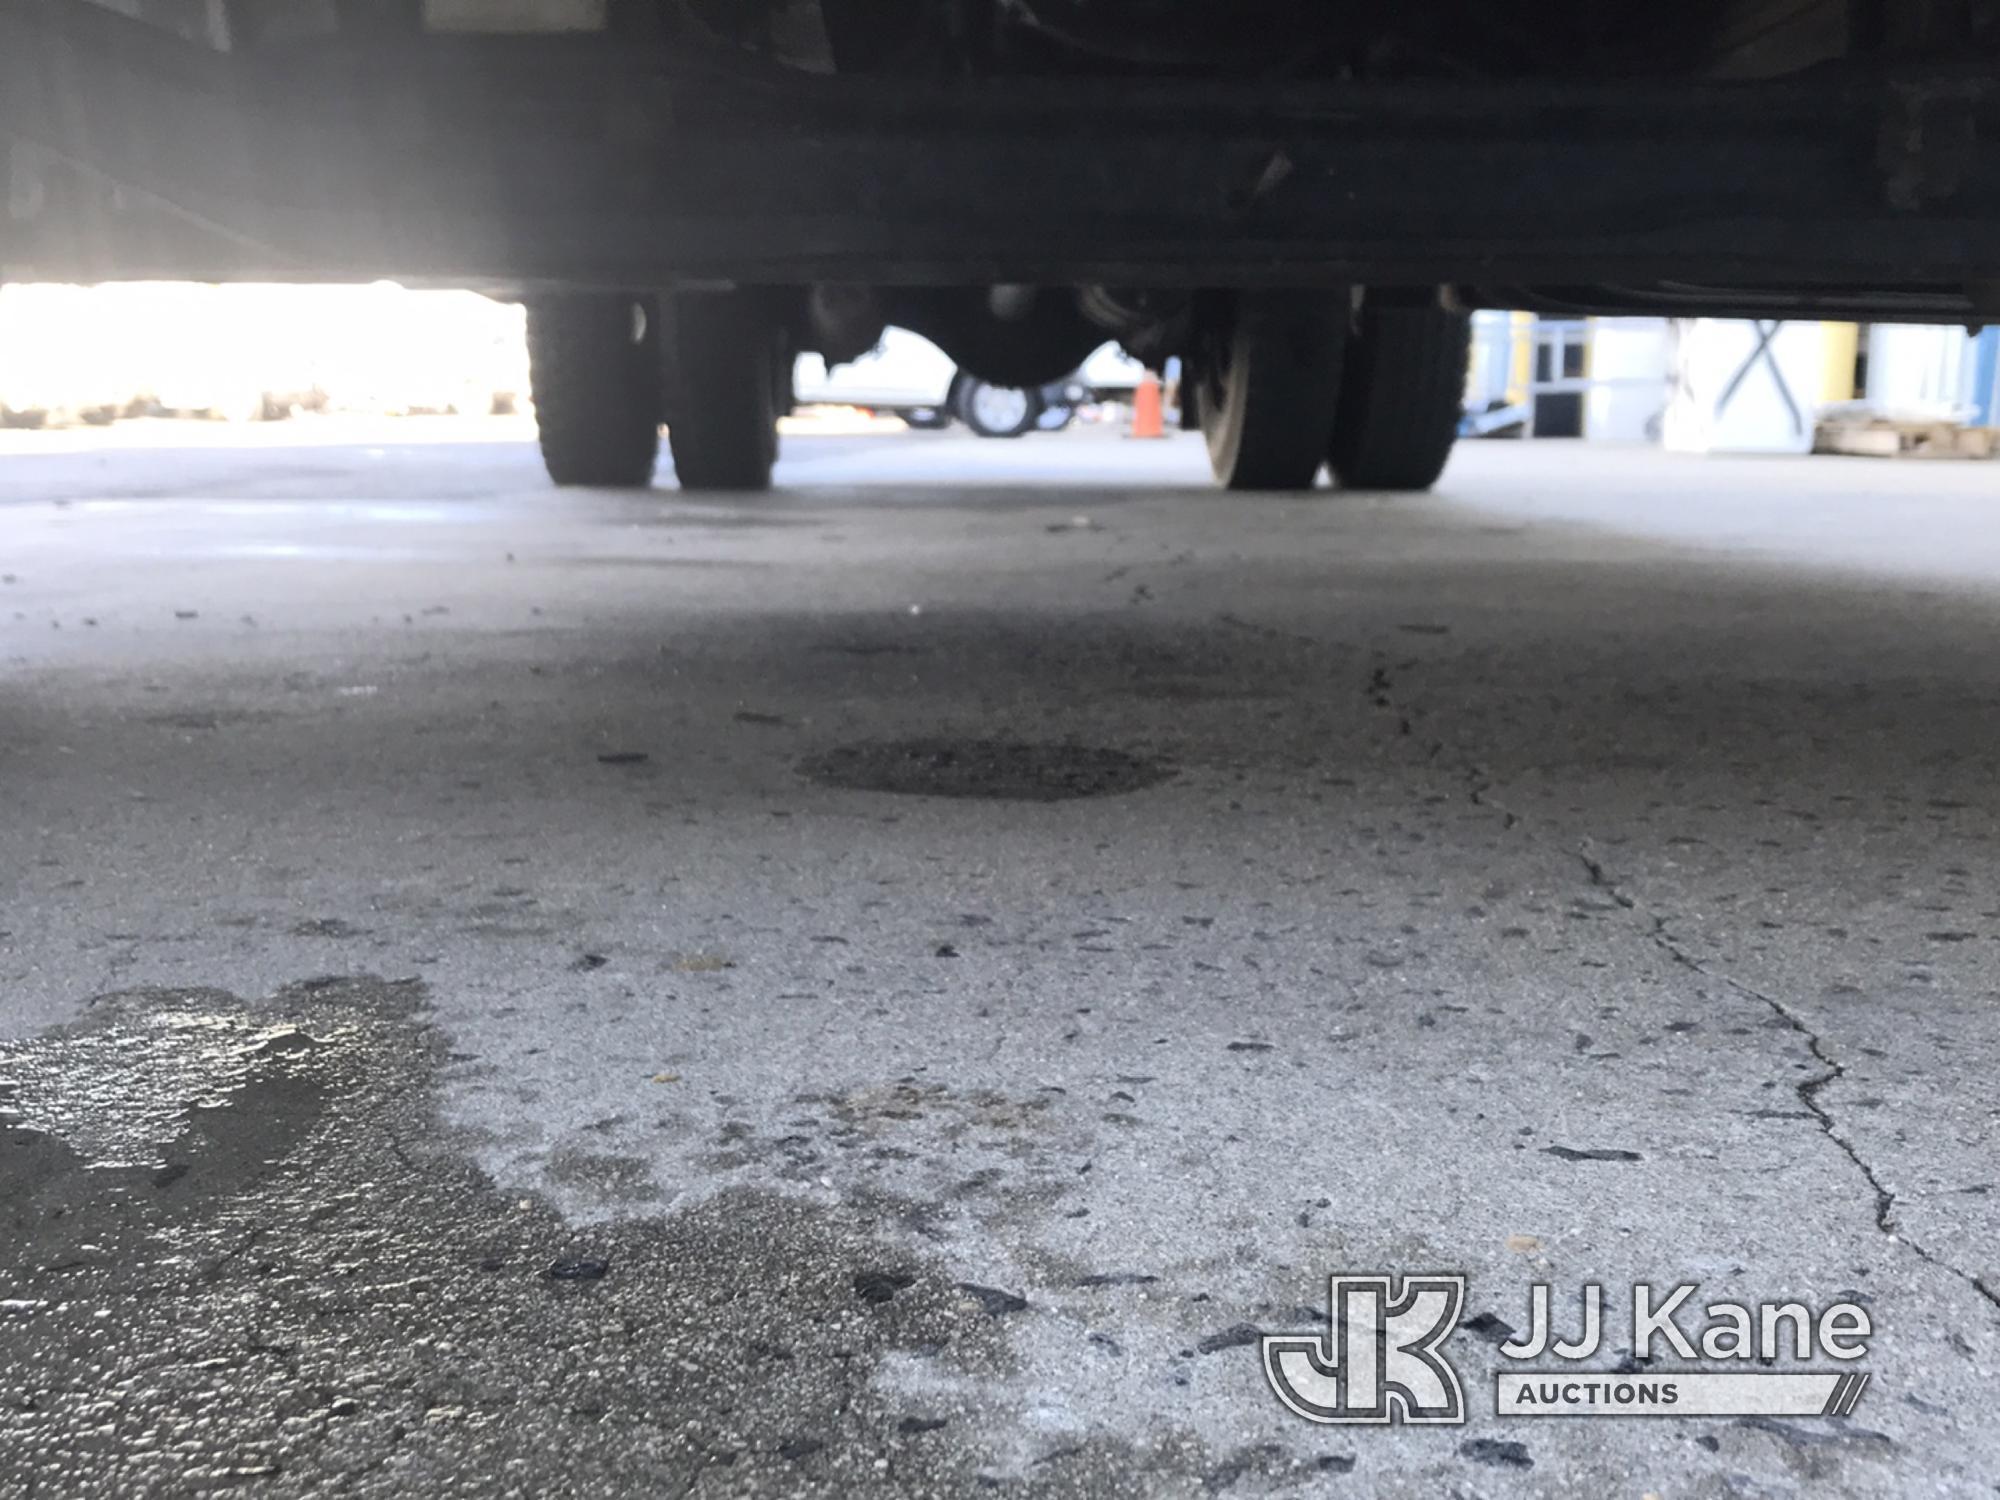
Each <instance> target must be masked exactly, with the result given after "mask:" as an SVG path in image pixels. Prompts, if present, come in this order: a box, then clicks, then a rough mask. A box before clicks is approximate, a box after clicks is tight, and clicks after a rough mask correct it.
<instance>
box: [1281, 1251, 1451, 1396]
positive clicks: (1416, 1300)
mask: <svg viewBox="0 0 2000 1500" xmlns="http://www.w3.org/2000/svg"><path fill="white" fill-rule="evenodd" d="M1327 1301H1328V1304H1329V1305H1328V1326H1327V1331H1326V1333H1325V1334H1323V1335H1316V1334H1267V1335H1266V1336H1265V1337H1264V1339H1263V1345H1264V1378H1265V1379H1267V1380H1269V1381H1270V1382H1271V1389H1272V1390H1274V1391H1276V1392H1277V1393H1278V1399H1279V1400H1280V1401H1282V1402H1284V1403H1285V1405H1286V1406H1287V1407H1288V1408H1289V1409H1290V1410H1292V1411H1294V1412H1296V1413H1298V1415H1300V1416H1302V1417H1304V1418H1305V1419H1306V1420H1307V1421H1308V1422H1398V1421H1401V1422H1437V1423H1445V1424H1457V1423H1462V1422H1464V1420H1465V1393H1464V1392H1463V1391H1462V1390H1460V1389H1459V1384H1458V1372H1457V1371H1456V1370H1454V1369H1452V1367H1451V1366H1450V1365H1449V1364H1448V1363H1446V1362H1445V1359H1444V1356H1443V1355H1441V1354H1439V1353H1438V1345H1439V1344H1441V1343H1443V1342H1444V1340H1445V1338H1446V1336H1447V1335H1449V1334H1450V1332H1451V1331H1452V1329H1454V1328H1456V1327H1457V1326H1458V1315H1459V1314H1460V1313H1461V1312H1463V1311H1464V1309H1465V1278H1464V1277H1463V1276H1405V1277H1404V1278H1403V1281H1402V1292H1401V1295H1397V1292H1396V1284H1395V1282H1394V1280H1393V1279H1392V1278H1390V1277H1388V1276H1335V1277H1332V1278H1330V1279H1329V1282H1328V1295H1327Z"/></svg>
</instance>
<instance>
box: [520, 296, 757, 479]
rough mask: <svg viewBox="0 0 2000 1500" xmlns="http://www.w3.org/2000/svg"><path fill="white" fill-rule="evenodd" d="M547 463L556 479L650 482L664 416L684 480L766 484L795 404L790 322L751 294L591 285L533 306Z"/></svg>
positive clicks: (532, 340)
mask: <svg viewBox="0 0 2000 1500" xmlns="http://www.w3.org/2000/svg"><path fill="white" fill-rule="evenodd" d="M528 361H529V375H530V380H531V383H532V387H533V390H534V397H535V417H536V424H537V428H538V435H539V438H540V442H541V449H542V461H543V464H544V466H545V467H546V468H547V469H548V473H549V478H550V479H552V480H554V481H555V483H557V484H559V485H593V486H600V487H604V488H613V489H639V488H644V487H646V486H648V485H650V484H651V483H652V480H653V470H654V468H655V466H656V465H657V463H658V460H659V451H660V422H661V419H662V418H663V417H665V418H666V419H667V421H668V423H669V426H668V433H667V442H668V446H669V448H670V449H671V451H672V454H673V459H674V472H675V474H676V476H677V477H678V478H679V480H680V484H681V488H683V489H702V490H761V489H767V488H769V486H770V483H771V469H772V466H773V464H774V463H775V462H776V461H777V456H778V427H777V422H778V417H779V415H780V414H781V412H782V411H783V410H784V409H785V408H787V407H789V405H790V400H789V396H790V387H791V368H790V365H789V362H788V360H787V358H786V351H785V343H784V338H783V335H782V329H781V325H780V323H779V322H778V320H777V319H775V318H774V317H773V316H772V315H771V312H770V310H769V309H768V308H767V307H766V306H765V305H763V304H762V302H761V301H760V300H759V299H757V298H755V297H752V296H747V295H745V294H742V293H682V294H679V295H675V296H671V297H660V298H654V297H639V296H631V295H626V294H585V295H575V296H563V297H556V298H550V299H546V300H543V301H538V302H534V303H531V304H530V305H529V307H528Z"/></svg>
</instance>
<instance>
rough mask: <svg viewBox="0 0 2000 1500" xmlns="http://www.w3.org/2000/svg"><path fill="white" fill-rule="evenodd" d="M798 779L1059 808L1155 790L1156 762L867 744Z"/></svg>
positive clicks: (806, 765)
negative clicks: (1071, 801)
mask: <svg viewBox="0 0 2000 1500" xmlns="http://www.w3.org/2000/svg"><path fill="white" fill-rule="evenodd" d="M799 774H800V775H802V776H804V777H805V778H806V779H807V780H808V781H816V782H818V783H819V784H820V785H822V786H832V787H841V788H844V789H846V790H850V791H861V792H894V793H898V794H901V795H904V796H917V797H976V798H990V799H992V800H995V801H1002V802H1063V801H1067V800H1069V799H1071V798H1076V797H1109V796H1116V795H1117V794H1119V793H1121V792H1135V791H1139V790H1141V789H1142V788H1145V787H1149V786H1156V785H1158V784H1159V783H1160V782H1162V781H1165V780H1167V779H1168V778H1169V777H1171V776H1172V775H1173V774H1174V771H1173V768H1172V767H1171V766H1168V765H1166V764H1165V763H1163V762H1161V761H1156V760H1148V759H1144V758H1142V757H1140V756H1136V755H1130V754H1127V753H1126V752H1125V751H1123V750H1112V749H1103V748H1095V747H1092V746H1088V745H1064V744H1029V743H1022V742H1019V741H1014V740H977V739H974V740H952V739H911V740H868V741H863V742H861V743H859V744H853V745H841V746H837V747H835V748H834V749H831V750H826V751H822V752H820V753H819V754H817V755H811V756H808V757H807V758H806V759H805V760H803V761H801V762H800V763H799Z"/></svg>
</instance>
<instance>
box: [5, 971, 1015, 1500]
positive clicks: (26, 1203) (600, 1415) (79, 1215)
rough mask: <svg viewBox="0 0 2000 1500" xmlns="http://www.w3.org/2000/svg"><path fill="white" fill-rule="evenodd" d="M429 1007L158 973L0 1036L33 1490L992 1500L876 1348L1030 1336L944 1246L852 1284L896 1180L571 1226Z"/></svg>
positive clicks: (10, 1468) (956, 1351) (8, 1342)
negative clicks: (437, 1101) (907, 1423)
mask: <svg viewBox="0 0 2000 1500" xmlns="http://www.w3.org/2000/svg"><path fill="white" fill-rule="evenodd" d="M421 1002H422V990H421V988H420V987H419V986H417V985H416V984H414V983H404V984H386V983H382V982H380V981H376V980H370V979H353V980H347V979H341V980H324V979H323V980H316V981H313V983H312V984H311V985H310V986H300V987H295V988H293V989H291V990H288V991H285V992H282V993H280V994H279V995H277V996H274V997H272V999H270V1000H268V1001H265V1002H262V1003H260V1004H257V1005H245V1004H244V1003H242V1002H241V1001H238V1000H236V999H234V998H233V997H231V996H229V995H226V994H222V993H220V992H217V991H140V992H133V993H129V994H122V995H117V996H111V997H107V998H105V999H104V1000H102V1001H101V1002H99V1003H97V1004H95V1005H93V1007H92V1008H91V1013H90V1015H89V1018H88V1019H87V1020H86V1021H84V1022H82V1023H80V1024H79V1025H76V1026H72V1027H65V1028H61V1029H59V1030H56V1031H53V1032H49V1033H46V1034H44V1035H43V1036H40V1037H37V1038H34V1039H31V1040H28V1041H25V1042H20V1043H13V1044H9V1045H7V1046H5V1047H0V1493H5V1494H18V1493H23V1492H27V1493H37V1494H42V1493H46V1494H51V1495H54V1494H76V1495H82V1494H97V1495H113V1494H135V1493H141V1492H146V1493H164V1492H172V1493H177V1494H179V1493H199V1492H204V1491H206V1490H208V1489H211V1488H221V1487H233V1486H249V1487H250V1492H252V1493H256V1494H260V1495H261V1494H278V1493H282V1494H301V1493H318V1492H322V1491H324V1490H326V1489H328V1488H332V1487H343V1492H344V1493H360V1494H369V1493H379V1494H384V1495H388V1494H394V1493H409V1492H412V1491H415V1492H422V1493H425V1494H432V1495H460V1494H463V1495H468V1496H470V1495H484V1494H492V1493H496V1492H498V1491H499V1490H501V1489H508V1490H510V1491H516V1492H519V1493H546V1494H554V1493H566V1494H577V1493H602V1494H622V1493H633V1494H641V1493H644V1494H686V1493H695V1494H711V1493H713V1494H723V1493H727V1494H731V1495H735V1494H752V1495H755V1494H771V1495H778V1494H786V1495H790V1494H817V1493H824V1494H829V1495H831V1494H845V1495H853V1494H860V1493H863V1492H867V1493H871V1494H875V1493H880V1494H896V1493H904V1492H921V1493H936V1494H956V1493H968V1494H970V1493H974V1492H976V1491H977V1489H978V1486H977V1483H976V1477H975V1475H974V1473H973V1472H972V1469H971V1467H969V1464H970V1462H971V1461H970V1460H968V1459H967V1458H966V1457H965V1455H964V1454H963V1453H962V1452H958V1453H954V1452H953V1451H952V1450H950V1449H948V1448H942V1447H940V1446H939V1445H938V1444H937V1442H936V1440H935V1439H932V1440H930V1441H929V1442H928V1443H927V1444H926V1445H924V1446H923V1447H922V1449H921V1451H910V1444H909V1440H908V1435H907V1434H905V1433H903V1432H901V1431H900V1430H899V1424H900V1423H901V1421H902V1420H903V1419H904V1418H905V1417H906V1416H908V1415H909V1412H908V1410H906V1409H905V1406H904V1403H903V1402H902V1401H901V1400H899V1399H898V1398H897V1397H895V1396H894V1395H892V1394H889V1393H886V1392H884V1391H883V1390H881V1389H880V1388H879V1382H878V1381H877V1380H876V1378H875V1371H876V1368H877V1366H878V1365H879V1364H880V1363H881V1361H882V1360H883V1359H884V1358H886V1357H888V1356H890V1355H892V1354H898V1353H900V1354H901V1355H903V1356H905V1357H908V1358H912V1359H921V1360H924V1361H926V1362H928V1363H931V1364H934V1365H936V1366H938V1367H939V1369H940V1373H941V1375H942V1376H943V1377H944V1378H946V1379H947V1380H949V1381H957V1380H962V1379H965V1378H968V1377H978V1376H982V1375H983V1376H989V1377H990V1376H996V1375H999V1374H1002V1373H1004V1371H1005V1370H1006V1368H1007V1366H1008V1360H1007V1356H1006V1351H1005V1345H1004V1343H1003V1342H1002V1340H1003V1335H1002V1334H1001V1333H1000V1332H999V1331H997V1325H996V1320H995V1319H993V1318H991V1317H988V1316H987V1315H986V1314H985V1313H983V1312H981V1311H979V1310H978V1309H977V1308H968V1307H967V1306H966V1304H965V1298H964V1294H963V1293H962V1292H960V1291H959V1290H958V1289H957V1288H956V1287H955V1286H954V1285H953V1280H952V1278H950V1277H949V1276H948V1275H947V1274H945V1273H944V1272H942V1271H940V1270H938V1269H935V1268H927V1267H925V1266H923V1265H921V1264H916V1265H912V1266H911V1267H910V1273H909V1274H910V1285H909V1287H908V1288H907V1289H906V1290H903V1291H901V1292H900V1293H899V1294H898V1295H897V1296H896V1297H895V1298H894V1300H893V1301H892V1302H890V1303H886V1304H882V1305H875V1304H870V1303H866V1302H862V1301H858V1300H857V1299H856V1298H855V1295H854V1290H853V1278H854V1276H855V1275H856V1274H857V1272H862V1271H866V1270H868V1269H870V1268H872V1267H875V1266H879V1265H881V1264H883V1263H884V1261H885V1260H890V1259H895V1260H906V1259H907V1256H906V1252H899V1251H896V1250H893V1249H891V1248H889V1247H888V1246H887V1245H886V1244H885V1243H884V1242H883V1240H882V1239H881V1237H880V1236H879V1235H878V1234H877V1233H876V1232H875V1230H876V1226H877V1224H878V1222H879V1221H880V1215H881V1214H882V1213H883V1208H882V1206H881V1205H864V1206H855V1207H846V1206H842V1207H837V1208H831V1209H829V1208H827V1207H824V1206H822V1205H820V1204H817V1203H814V1202H809V1201H807V1200H804V1199H801V1198H797V1197H789V1196H782V1195H779V1194H775V1193H767V1192H761V1191H730V1192H725V1193H722V1194H720V1195H718V1196H716V1197H715V1198H713V1199H710V1200H708V1201H706V1202H704V1203H701V1204H698V1205H696V1206H694V1207H691V1208H688V1209H685V1210H682V1211H679V1212H676V1213H674V1214H672V1215H669V1216H667V1217H665V1218H663V1219H653V1220H647V1221H641V1222H636V1223H635V1222H625V1223H620V1224H617V1225H615V1226H609V1225H607V1226H596V1227H591V1228H587V1229H577V1228H573V1227H570V1226H567V1225H565V1224H564V1223H563V1222H562V1221H561V1220H560V1219H559V1218H558V1217H557V1216H556V1215H555V1214H554V1213H553V1212H552V1211H551V1210H550V1209H549V1208H548V1207H547V1206H546V1205H545V1204H542V1203H540V1202H539V1201H536V1200H524V1199H515V1198H513V1197H511V1196H502V1195H500V1194H499V1193H497V1192H496V1191H495V1190H494V1189H493V1187H492V1185H491V1184H490V1183H489V1182H487V1181H486V1180H485V1179H484V1178H483V1177H482V1176H481V1175H480V1174H479V1173H478V1172H477V1171H476V1170H475V1169H473V1168H472V1167H471V1166H470V1165H469V1164H468V1163H467V1162H466V1160H465V1159H464V1157H463V1155H462V1154H461V1153H460V1152H459V1151H458V1150H457V1149H456V1148H455V1147H454V1145H453V1143H452V1142H450V1141H449V1140H445V1139H441V1138H440V1133H439V1131H438V1129H437V1125H436V1122H435V1118H434V1112H433V1105H434V1100H433V1097H432V1092H431V1082H430V1080H431V1074H432V1071H433V1069H434V1068H435V1067H436V1065H437V1064H438V1063H439V1062H440V1061H441V1060H442V1058H443V1055H444V1054H443V1050H442V1048H441V1047H440V1045H439V1042H438V1038H437V1037H436V1035H435V1034H434V1033H433V1032H432V1031H431V1030H430V1029H429V1028H428V1027H427V1026H426V1025H425V1024H424V1023H423V1021H422V1019H421V1016H420V1014H419V1007H420V1005H421ZM121 1091H123V1092H125V1093H127V1094H131V1093H143V1094H145V1095H146V1098H145V1099H144V1100H143V1101H140V1102H138V1103H129V1104H128V1106H127V1107H125V1112H124V1113H123V1114H122V1115H120V1116H118V1117H117V1119H116V1120H114V1121H113V1126H114V1127H115V1128H110V1129H105V1128H93V1121H92V1116H91V1111H92V1110H93V1109H95V1108H99V1107H113V1106H115V1102H116V1101H117V1099H118V1097H119V1095H120V1092H121ZM99 1125H100V1126H101V1122H99ZM135 1143H136V1144H135ZM559 1265H560V1266H577V1265H589V1266H590V1267H592V1268H593V1270H595V1268H596V1267H598V1266H602V1267H603V1270H602V1272H601V1273H598V1274H595V1275H589V1276H585V1275H575V1276H564V1275H557V1274H553V1273H551V1271H550V1268H551V1267H552V1266H559ZM882 1458H892V1463H893V1467H892V1469H891V1470H888V1471H884V1470H879V1469H878V1468H877V1467H876V1465H877V1461H878V1460H879V1459H882ZM1031 1488H1032V1487H1031Z"/></svg>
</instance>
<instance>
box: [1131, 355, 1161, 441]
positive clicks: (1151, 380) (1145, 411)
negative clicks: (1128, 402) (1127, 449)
mask: <svg viewBox="0 0 2000 1500" xmlns="http://www.w3.org/2000/svg"><path fill="white" fill-rule="evenodd" d="M1166 435H1167V423H1166V417H1165V414H1164V413H1163V411H1162V410H1161V402H1160V377H1159V376H1158V375H1157V374H1155V373H1154V372H1153V371H1151V370H1148V371H1147V372H1146V373H1145V374H1144V375H1142V376H1141V377H1140V378H1139V388H1138V389H1137V390H1136V391H1134V392H1133V393H1132V431H1131V433H1130V434H1129V436H1132V437H1135V438H1160V437H1165V436H1166Z"/></svg>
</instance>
